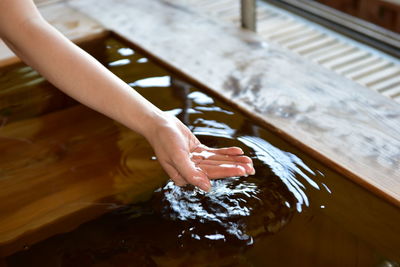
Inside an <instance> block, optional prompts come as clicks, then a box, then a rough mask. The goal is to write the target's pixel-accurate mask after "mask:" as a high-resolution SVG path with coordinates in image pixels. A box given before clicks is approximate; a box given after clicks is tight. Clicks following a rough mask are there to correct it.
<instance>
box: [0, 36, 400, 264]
mask: <svg viewBox="0 0 400 267" xmlns="http://www.w3.org/2000/svg"><path fill="white" fill-rule="evenodd" d="M85 48H87V49H88V50H89V51H91V53H93V54H94V55H95V56H96V57H97V58H98V59H99V60H100V61H101V62H102V63H103V64H105V65H106V66H107V67H108V68H109V69H110V70H111V71H113V72H114V73H115V74H116V75H118V76H120V77H121V78H122V79H123V80H124V81H126V82H127V83H129V84H130V85H131V86H132V87H133V88H135V89H136V90H138V91H139V92H140V93H141V94H142V95H143V96H144V97H146V98H147V99H149V100H150V101H151V102H153V103H154V104H156V105H157V106H158V107H160V108H161V109H163V110H165V111H167V112H169V113H171V114H173V115H175V116H177V117H178V118H179V119H181V120H182V121H183V122H184V123H185V124H186V125H187V126H188V127H189V128H190V129H191V130H192V131H193V132H194V133H195V134H196V135H197V136H198V137H199V139H200V140H201V141H202V142H204V143H205V144H206V145H208V146H212V147H222V146H232V145H234V146H239V147H241V148H243V150H244V151H245V153H246V154H247V155H249V156H250V157H251V158H252V159H253V161H254V164H255V169H256V174H255V175H251V176H248V177H241V178H239V177H232V178H228V179H223V180H218V181H213V182H212V185H213V188H212V190H211V192H209V193H205V192H203V191H201V190H199V189H196V188H194V187H192V186H187V187H184V188H180V187H177V186H175V185H174V184H173V183H172V182H171V181H169V180H168V177H167V176H166V175H165V174H164V173H163V172H162V171H160V169H159V167H157V163H156V159H155V157H154V155H153V154H152V151H151V150H150V149H149V147H148V146H147V145H146V143H145V141H144V140H140V139H139V141H138V139H137V138H136V137H135V136H134V135H133V134H132V133H131V132H130V131H129V130H128V129H126V128H125V127H123V126H121V125H119V124H118V123H115V122H113V121H111V120H109V119H106V118H104V117H102V116H101V115H99V114H97V113H94V112H91V111H89V110H87V109H80V108H79V107H77V106H78V104H77V103H76V102H74V101H72V100H70V99H68V98H67V97H66V96H63V95H57V94H59V93H58V92H57V91H56V90H55V89H54V88H50V87H49V86H50V85H47V84H46V89H45V90H46V91H42V92H45V93H46V94H47V95H51V96H54V98H55V99H61V100H62V101H61V100H60V101H61V102H60V103H66V104H65V105H59V106H51V108H49V106H48V104H43V103H48V102H46V101H44V100H43V94H42V98H41V100H40V101H39V100H38V101H37V102H36V103H33V104H32V103H31V102H29V103H30V104H29V103H28V105H27V106H29V107H32V108H31V109H30V110H31V111H30V112H28V111H27V110H26V109H25V110H23V109H21V108H15V107H17V106H16V105H14V106H13V105H12V98H11V97H10V98H9V99H8V100H7V103H6V104H3V109H2V110H3V113H2V120H3V123H2V127H4V129H10V128H12V127H13V123H14V124H17V123H20V124H21V123H23V122H24V120H27V121H29V120H28V119H30V118H36V119H34V121H35V123H39V122H41V126H40V127H42V128H43V129H50V130H51V129H52V127H54V125H52V123H53V124H54V121H52V120H51V119H48V118H49V116H52V115H51V114H55V115H54V116H58V115H57V114H61V113H62V112H64V111H63V109H67V108H69V109H70V110H72V109H77V108H79V114H80V117H81V118H79V117H78V116H77V118H76V122H77V123H74V125H71V127H72V129H73V128H74V127H75V130H76V136H77V137H75V138H74V139H73V140H74V141H73V142H72V144H71V142H69V143H68V145H66V144H65V143H63V144H62V145H63V147H66V148H65V149H64V150H62V149H61V150H60V149H59V150H57V151H58V152H57V153H55V152H54V148H51V149H50V148H48V146H50V144H53V143H57V142H60V141H59V140H61V137H60V136H59V135H61V133H60V134H59V135H58V134H55V135H54V136H52V135H49V137H48V138H49V139H50V140H49V141H48V142H47V143H46V145H43V146H44V148H43V147H42V149H44V150H45V151H47V152H46V153H44V156H43V157H42V158H41V160H43V159H46V160H48V159H49V155H54V154H57V157H58V158H57V160H60V162H62V163H63V164H64V165H63V166H65V164H70V165H68V166H69V167H68V168H70V169H71V172H70V173H69V174H68V175H70V176H71V175H77V174H76V173H79V172H80V175H81V176H82V175H93V176H94V178H96V175H99V176H100V175H105V174H106V176H105V178H104V179H103V178H102V179H101V181H107V182H105V185H104V186H105V188H108V187H113V188H117V189H118V188H124V190H123V192H122V190H116V192H118V193H117V194H115V196H114V197H113V198H111V199H109V201H108V202H101V203H91V202H90V203H86V204H87V205H88V206H96V205H102V206H106V208H107V210H109V212H108V213H107V214H105V215H103V216H101V217H99V218H97V219H94V220H92V221H89V222H85V220H82V221H81V223H83V224H82V225H81V226H79V227H78V228H76V229H74V230H73V231H70V232H68V233H64V234H58V235H55V236H53V237H50V238H48V239H46V240H43V241H41V242H39V243H37V244H33V245H31V244H28V245H27V246H26V247H25V250H22V251H20V252H17V253H15V254H13V255H11V256H9V257H7V258H6V259H4V261H5V263H6V264H7V265H9V266H398V262H399V260H400V253H399V252H400V242H398V241H400V240H399V239H400V238H399V236H398V235H397V234H399V233H400V226H399V223H396V222H400V214H399V210H398V209H397V208H395V207H394V206H392V205H390V204H388V203H386V202H384V201H383V200H380V199H379V198H377V197H375V196H373V195H371V194H370V193H369V192H367V191H365V190H364V189H362V188H361V187H359V186H357V185H355V184H353V183H352V182H350V181H348V180H347V179H346V178H345V177H342V176H340V175H338V174H336V173H335V172H333V171H332V170H330V169H328V168H326V167H324V166H323V165H321V164H320V163H319V162H317V161H315V160H313V159H311V158H310V157H309V156H307V155H305V154H304V153H302V152H301V151H299V150H297V149H296V148H294V147H293V146H292V145H290V144H288V143H287V142H285V141H284V140H282V139H281V138H279V137H278V136H276V135H275V134H273V133H271V132H269V131H267V130H265V129H263V128H262V127H260V126H258V125H257V124H256V123H255V122H254V121H252V120H251V119H248V118H246V117H244V116H243V115H242V114H241V113H240V112H239V111H238V110H235V109H234V108H232V107H229V105H227V104H224V103H222V102H221V101H219V100H218V99H216V98H214V97H212V96H211V95H209V94H207V93H205V92H204V91H201V90H199V89H197V88H194V87H192V86H191V85H190V84H187V83H185V82H182V81H181V80H179V79H178V78H176V77H175V76H174V75H171V73H169V72H167V71H165V70H163V69H162V68H160V67H158V66H156V65H155V64H154V63H152V62H151V61H150V60H149V59H147V58H146V57H144V56H142V55H141V54H140V53H137V52H136V51H135V50H133V49H131V48H129V46H128V45H127V44H125V43H123V42H122V41H119V40H118V39H116V38H108V39H105V40H101V41H97V42H96V43H95V44H94V45H93V44H92V45H86V46H85ZM7 72H8V73H22V78H21V79H26V78H27V74H26V73H31V74H29V75H28V76H29V77H32V79H33V80H34V81H37V83H36V82H34V83H35V85H34V87H33V88H30V87H29V86H30V85H31V84H32V83H33V81H32V80H29V79H28V80H24V81H23V82H20V80H18V81H16V82H15V83H18V82H19V83H21V84H22V85H18V86H20V87H21V88H23V89H20V90H26V89H24V88H25V86H28V87H29V90H36V88H42V86H43V84H45V83H46V82H45V81H42V80H40V81H39V80H38V79H40V78H38V77H37V74H35V73H34V72H32V70H29V68H28V69H27V67H25V66H14V68H10V69H8V71H7ZM24 73H25V74H24ZM7 75H8V74H5V75H3V77H2V82H4V80H7V79H10V78H7ZM18 77H19V76H18ZM29 77H28V78H29ZM13 79H14V76H13ZM18 79H19V78H18ZM8 86H9V87H12V88H11V89H10V91H12V90H16V89H15V88H14V89H13V86H14V85H13V82H11V85H8ZM14 87H15V86H14ZM46 94H45V95H46ZM0 99H1V98H0ZM4 103H5V102H4ZM10 103H11V104H10ZM21 105H22V106H23V102H22V104H21ZM21 105H20V106H21ZM41 105H42V107H41V108H35V107H38V106H39V107H40V106H41ZM45 106H46V108H45ZM0 107H1V106H0ZM18 107H19V106H18ZM5 110H6V111H7V112H5ZM60 110H61V111H60ZM57 112H61V113H57ZM65 112H70V111H65ZM76 113H77V114H78V112H76ZM49 114H50V115H49ZM71 114H75V113H74V111H71ZM41 118H43V119H41ZM85 119H87V121H92V122H96V124H94V125H95V127H93V128H90V129H86V128H84V127H85V126H84V124H83V123H82V125H80V124H79V120H82V121H84V120H85ZM97 121H98V123H97ZM31 122H32V121H29V123H31ZM7 127H8V128H7ZM38 127H39V126H38ZM4 131H6V130H4ZM7 132H9V131H7ZM1 133H2V132H1V128H0V137H1ZM7 136H8V139H7V140H5V139H4V138H3V139H1V140H2V141H3V142H11V141H10V140H9V139H10V135H7ZM31 136H35V138H30V137H26V139H23V140H25V141H26V142H23V141H21V137H20V136H19V135H18V133H17V134H16V135H15V138H17V139H18V138H19V139H18V140H19V141H15V142H13V143H12V146H13V149H14V150H15V147H16V146H18V147H20V150H21V151H22V150H26V148H27V146H32V143H33V144H36V142H37V141H36V140H40V136H39V137H38V134H35V135H31ZM100 137H101V139H100ZM24 138H25V137H24ZM89 140H92V141H89ZM29 142H31V143H29ZM74 142H75V143H77V144H79V143H82V142H83V143H85V142H87V143H90V142H92V143H90V144H91V148H89V147H85V150H89V151H90V149H96V150H95V151H94V150H93V151H92V154H90V153H86V154H82V155H79V157H80V159H81V160H76V159H77V156H76V155H74V156H70V157H69V156H68V155H69V154H68V153H70V152H71V151H72V152H73V151H74V146H73V145H74V144H75V143H74ZM53 145H54V144H53ZM94 146H95V147H96V148H93V147H94ZM5 148H6V146H5ZM49 151H52V152H51V153H50V152H49ZM101 151H104V154H102V152H101ZM95 152H96V153H95ZM63 153H64V154H65V153H66V154H67V156H65V158H63V155H64V154H63ZM82 153H83V152H82ZM5 155H7V157H6V156H5ZM46 155H47V156H46ZM22 156H24V155H23V154H22ZM12 157H16V156H15V155H9V154H7V153H6V154H3V156H1V155H0V159H1V160H6V159H7V158H12ZM88 157H93V162H96V161H95V159H96V158H98V157H104V160H103V161H101V162H102V163H103V164H101V166H100V165H99V164H93V163H90V161H88ZM71 158H72V159H74V160H73V161H71V160H70V161H69V162H67V163H65V161H66V160H67V159H71ZM79 162H81V163H79ZM138 162H139V163H138ZM26 164H28V163H26ZM26 164H25V165H23V166H22V165H21V168H27V170H29V165H26ZM91 164H92V165H91ZM26 166H28V167H26ZM18 168H19V167H18ZM38 168H39V169H40V167H38ZM15 169H17V167H15V168H14V169H13V168H11V167H9V165H6V164H3V165H2V164H1V163H0V182H1V179H3V180H5V179H6V178H7V179H14V178H13V177H17V176H18V175H21V173H18V172H16V171H14V170H15ZM39 169H32V172H35V171H37V172H39V171H44V170H39ZM42 169H43V168H42ZM2 173H3V174H2ZM72 173H73V174H72ZM1 174H2V176H1ZM60 175H65V174H60ZM74 177H75V176H74ZM79 177H80V176H79V175H78V176H76V178H74V179H79ZM102 177H103V176H102ZM32 179H34V178H32ZM36 179H37V178H36ZM150 180H151V181H161V183H160V184H161V186H160V185H158V186H153V184H152V183H151V182H150ZM146 181H149V182H148V184H151V186H148V187H146V186H147V185H146V184H147V182H146ZM97 182H99V180H96V179H93V180H92V181H91V183H97ZM138 184H139V185H138ZM155 184H157V183H155ZM51 186H53V188H62V187H63V185H62V184H57V183H56V182H54V184H52V185H51ZM67 186H68V185H67ZM40 187H45V188H47V189H43V190H50V189H48V188H49V185H47V186H46V185H41V186H40ZM40 187H39V186H38V188H40ZM139 187H140V189H141V190H142V192H141V193H140V194H141V197H140V198H138V197H137V196H138V193H137V191H138V188H139ZM39 190H40V189H39ZM104 190H106V189H104ZM138 199H140V200H142V201H139V202H138ZM15 201H17V200H15ZM80 201H81V200H80ZM81 202H82V201H81ZM81 202H79V203H80V204H82V203H81ZM10 203H12V202H10ZM16 203H17V202H16ZM79 203H78V202H77V204H79ZM15 205H17V204H15ZM12 206H13V205H11V204H10V207H12ZM0 211H1V210H0ZM84 222H85V223H84ZM0 263H1V262H0ZM390 264H392V265H390Z"/></svg>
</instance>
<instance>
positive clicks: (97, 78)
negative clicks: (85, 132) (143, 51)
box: [5, 17, 162, 136]
mask: <svg viewBox="0 0 400 267" xmlns="http://www.w3.org/2000/svg"><path fill="white" fill-rule="evenodd" d="M19 30H20V31H21V32H19V34H17V35H13V36H12V38H5V41H6V43H8V44H9V45H10V46H11V48H12V49H13V50H14V51H15V52H16V53H17V55H18V56H19V57H21V59H22V60H24V61H25V62H26V63H28V64H29V65H31V66H32V67H33V68H35V69H36V70H37V71H39V72H40V73H41V74H42V75H43V76H44V77H46V78H47V79H48V80H49V81H50V82H51V83H53V84H54V85H55V86H56V87H58V88H59V89H60V90H62V91H64V92H65V93H66V94H68V95H70V96H71V97H73V98H75V99H76V100H78V101H79V102H81V103H83V104H85V105H87V106H89V107H91V108H93V109H95V110H97V111H99V112H101V113H103V114H105V115H107V116H108V117H111V118H113V119H115V120H117V121H119V122H121V123H123V124H124V125H126V126H127V127H129V128H131V129H132V130H134V131H137V132H139V133H140V134H142V135H145V136H146V134H147V132H146V131H148V129H149V128H151V127H149V124H151V123H152V122H154V121H157V120H158V119H159V118H160V117H162V115H161V114H162V112H161V111H160V110H159V109H158V108H156V107H155V106H154V105H153V104H151V103H150V102H148V101H147V100H145V99H144V98H143V97H142V96H140V95H139V94H138V93H137V92H136V91H135V90H133V89H132V88H131V87H130V86H129V85H127V84H126V83H124V82H123V81H122V80H120V79H119V78H118V77H116V76H115V75H114V74H112V73H111V72H110V71H109V70H107V69H106V68H105V67H104V66H102V65H101V64H100V63H99V62H97V61H96V60H95V59H94V58H93V57H91V56H90V55H88V54H87V53H86V52H84V51H83V50H82V49H80V48H79V47H77V46H76V45H74V44H72V43H71V42H70V41H69V40H67V39H66V38H65V37H64V36H62V35H61V34H60V33H59V32H58V31H56V30H55V29H54V28H53V27H51V26H50V25H49V24H47V22H45V21H44V20H43V19H41V18H40V17H38V18H34V19H32V20H30V21H28V22H26V23H24V24H23V25H22V26H21V27H20V29H19ZM139 122H140V123H139Z"/></svg>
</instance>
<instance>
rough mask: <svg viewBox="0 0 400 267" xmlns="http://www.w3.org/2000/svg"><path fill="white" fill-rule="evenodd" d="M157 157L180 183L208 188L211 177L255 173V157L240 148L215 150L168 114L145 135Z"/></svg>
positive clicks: (203, 188)
mask: <svg viewBox="0 0 400 267" xmlns="http://www.w3.org/2000/svg"><path fill="white" fill-rule="evenodd" d="M145 136H146V138H147V140H148V141H149V142H150V144H151V145H152V147H153V149H154V151H155V153H156V156H157V159H158V161H159V162H160V164H161V166H162V167H163V168H164V170H165V171H166V172H167V174H168V175H169V177H170V178H171V179H172V180H173V181H174V182H175V184H177V185H179V186H183V185H186V184H192V185H195V186H197V187H199V188H201V189H202V190H204V191H209V190H210V188H211V184H210V179H217V178H224V177H231V176H244V175H249V174H254V173H255V170H254V168H253V163H252V160H251V159H250V158H249V157H246V156H243V151H242V150H241V149H240V148H238V147H228V148H219V149H213V148H209V147H207V146H205V145H202V144H201V143H200V141H199V140H198V139H197V138H196V137H195V136H194V135H193V134H192V133H191V132H190V130H189V129H188V128H187V127H186V126H185V125H184V124H183V123H181V122H180V121H179V120H178V119H177V118H175V117H174V116H171V115H169V114H165V113H164V116H162V117H161V118H160V119H157V120H156V123H155V125H154V127H152V128H151V129H149V131H147V134H145Z"/></svg>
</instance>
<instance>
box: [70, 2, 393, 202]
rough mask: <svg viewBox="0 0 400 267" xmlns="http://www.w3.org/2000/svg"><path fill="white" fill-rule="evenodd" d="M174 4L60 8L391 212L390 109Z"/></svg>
mask: <svg viewBox="0 0 400 267" xmlns="http://www.w3.org/2000/svg"><path fill="white" fill-rule="evenodd" d="M183 2H184V1H178V0H176V1H172V0H171V1H160V0H150V1H139V0H129V1H128V0H121V1H107V0H100V1H98V0H79V1H78V0H77V1H71V2H69V4H70V5H72V6H73V7H75V8H77V9H78V10H80V11H81V12H83V13H85V14H87V15H89V16H92V17H93V18H96V19H97V20H98V21H99V22H100V23H102V25H105V26H106V27H107V28H109V29H110V30H113V31H115V32H116V33H119V34H120V35H122V36H124V37H125V38H126V39H128V40H130V41H131V42H133V43H135V44H136V45H137V46H138V47H140V48H141V49H143V50H145V51H147V52H148V53H149V54H150V55H153V56H154V57H156V58H158V59H159V60H160V61H162V62H164V63H165V64H167V65H169V66H170V67H171V68H173V69H174V70H176V71H178V72H180V73H182V74H184V75H186V76H188V77H190V79H191V80H192V81H193V82H195V83H196V84H197V85H198V86H202V87H203V88H208V90H210V91H211V92H214V93H215V94H217V95H219V96H220V97H222V98H224V99H226V100H227V101H229V102H231V103H233V104H235V105H237V106H239V107H240V108H241V109H242V110H243V111H245V112H246V113H247V114H249V115H250V116H252V117H254V118H257V119H259V120H260V121H261V122H263V123H264V124H265V125H266V126H267V127H269V128H270V129H273V130H275V131H277V132H279V133H280V134H282V136H285V137H286V138H288V139H289V140H291V141H292V142H294V143H295V144H297V145H298V146H299V147H301V148H302V149H304V150H306V151H308V152H309V153H311V154H312V155H314V156H315V157H317V158H319V159H320V160H321V161H323V162H325V163H326V164H328V165H329V166H331V167H333V168H335V169H337V170H338V171H340V172H341V173H343V174H345V175H346V176H348V177H349V178H351V179H353V180H354V181H356V182H358V183H360V184H361V185H363V186H365V187H366V188H368V189H370V190H372V191H373V192H376V193H377V194H380V195H381V196H382V197H384V198H386V199H387V200H390V201H392V202H393V203H395V204H396V205H400V134H399V133H400V123H399V120H400V106H399V105H398V104H397V103H395V102H394V101H392V100H389V99H386V98H385V97H383V96H381V95H379V94H378V93H376V92H373V91H372V90H369V89H367V88H364V87H362V86H360V85H357V84H356V83H354V82H353V81H349V80H347V79H345V78H343V77H342V76H339V75H337V74H335V73H333V72H332V71H329V70H325V69H321V68H320V66H318V65H316V64H314V63H312V62H306V61H305V60H304V59H302V58H301V57H299V56H297V55H295V54H293V53H291V52H289V51H287V50H284V49H282V48H280V47H278V46H275V45H273V44H268V43H266V42H265V41H263V40H261V39H260V38H259V37H258V36H256V35H255V34H253V33H250V32H247V31H242V30H240V29H237V28H235V27H232V26H231V25H230V24H223V23H222V22H221V21H214V20H213V19H212V18H210V17H207V16H204V15H202V14H200V13H196V12H197V11H196V10H193V9H191V8H190V7H188V6H185V5H184V4H183Z"/></svg>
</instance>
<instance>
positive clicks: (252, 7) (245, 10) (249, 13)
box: [240, 0, 256, 32]
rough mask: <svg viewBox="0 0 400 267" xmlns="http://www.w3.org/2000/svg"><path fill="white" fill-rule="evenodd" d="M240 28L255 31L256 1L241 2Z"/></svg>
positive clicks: (242, 0)
mask: <svg viewBox="0 0 400 267" xmlns="http://www.w3.org/2000/svg"><path fill="white" fill-rule="evenodd" d="M240 4H241V5H240V13H241V19H242V28H244V29H248V30H251V31H254V32H255V31H256V0H241V1H240Z"/></svg>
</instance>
